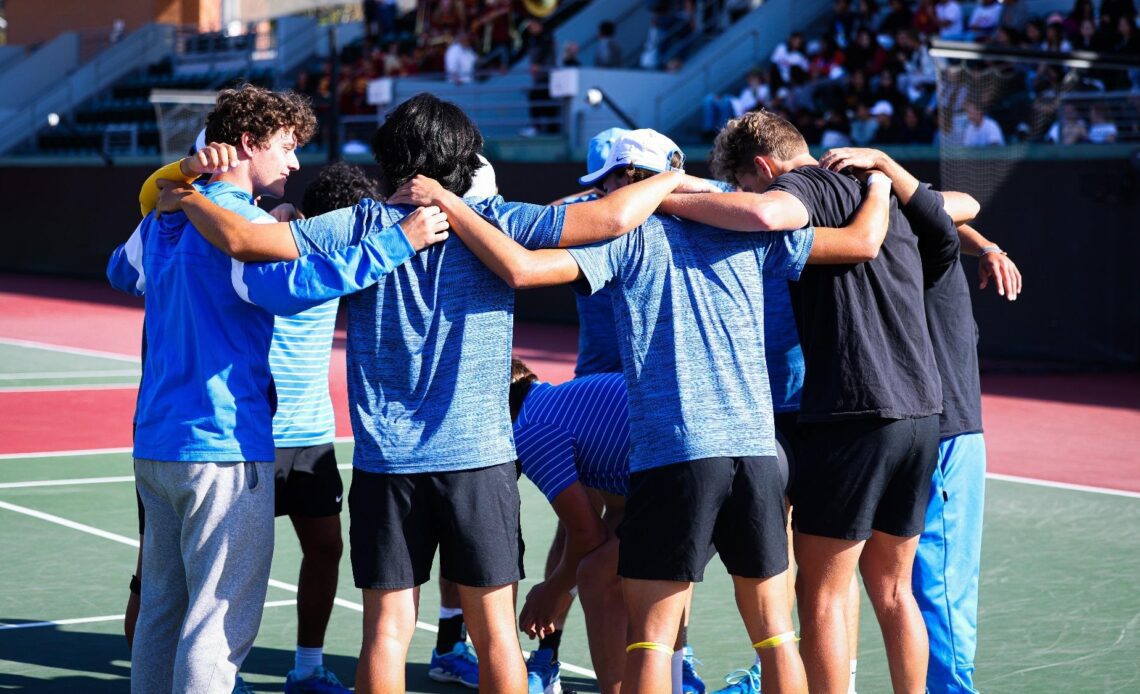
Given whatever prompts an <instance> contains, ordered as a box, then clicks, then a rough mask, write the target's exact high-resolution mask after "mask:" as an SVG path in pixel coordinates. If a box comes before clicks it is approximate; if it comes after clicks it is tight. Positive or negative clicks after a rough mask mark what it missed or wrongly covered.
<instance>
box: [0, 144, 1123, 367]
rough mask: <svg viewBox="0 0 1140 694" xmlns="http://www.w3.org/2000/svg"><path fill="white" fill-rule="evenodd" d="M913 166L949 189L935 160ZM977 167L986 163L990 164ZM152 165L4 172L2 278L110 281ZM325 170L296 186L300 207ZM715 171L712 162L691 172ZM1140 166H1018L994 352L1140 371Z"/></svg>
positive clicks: (547, 171) (524, 298) (561, 294)
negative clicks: (106, 275) (1013, 269)
mask: <svg viewBox="0 0 1140 694" xmlns="http://www.w3.org/2000/svg"><path fill="white" fill-rule="evenodd" d="M907 165H908V166H909V167H910V168H911V169H912V170H913V171H914V172H915V173H916V174H917V175H918V176H919V177H920V178H922V179H924V180H928V181H932V182H935V183H937V182H938V180H939V164H938V162H937V161H936V160H925V161H911V162H907ZM965 165H969V166H979V167H985V166H987V165H988V164H987V162H985V161H975V162H969V163H967V164H965ZM580 169H581V165H580V164H578V163H575V162H565V163H547V164H533V163H521V162H499V163H498V164H497V165H496V170H497V175H498V180H499V186H500V188H501V189H502V190H505V191H509V193H510V197H511V198H513V199H518V200H525V201H531V202H539V203H541V202H546V201H549V200H552V199H555V198H558V197H561V196H563V195H566V194H569V193H572V192H574V191H575V189H576V185H575V183H574V181H575V178H576V177H577V176H578V175H579V174H580V173H581V171H580ZM151 170H152V168H151V166H122V165H120V166H116V167H110V168H104V167H75V168H63V167H47V166H44V167H37V166H29V167H3V168H0V210H3V211H4V215H3V222H2V223H0V229H2V232H0V233H2V234H3V237H4V247H5V253H3V255H2V256H0V271H5V272H30V273H39V274H54V275H68V276H81V277H101V276H102V274H103V268H104V265H105V263H106V259H107V256H108V254H109V253H110V251H111V249H112V248H114V246H115V245H116V244H118V243H120V242H122V241H123V240H125V239H126V238H127V237H128V236H129V235H130V233H131V231H132V230H133V229H134V228H135V226H136V225H137V223H138V207H137V203H136V201H135V191H136V190H137V187H138V186H139V184H140V182H141V181H142V180H144V178H145V177H146V176H147V175H148V174H149V173H150V171H151ZM318 170H319V168H318V167H315V166H307V167H305V168H303V169H302V170H301V171H299V172H298V173H297V174H295V175H294V177H293V179H292V180H290V182H289V187H288V192H289V197H290V198H291V199H299V198H300V194H301V191H303V190H304V188H305V185H306V184H307V183H308V182H309V181H310V180H312V178H313V177H314V176H315V175H316V173H317V171H318ZM690 170H691V171H693V172H694V173H697V174H704V173H706V171H705V170H704V164H703V163H700V162H697V163H694V164H691V165H690ZM1138 222H1140V171H1137V170H1136V169H1135V168H1133V167H1132V166H1131V165H1130V163H1129V162H1128V161H1127V160H1104V159H1095V160H1094V159H1088V160H1037V161H1024V162H1020V163H1018V164H1016V165H1015V168H1014V169H1013V170H1012V172H1011V175H1009V176H1008V177H1007V178H1006V179H1005V181H1004V182H1003V183H1002V184H1001V187H1000V190H998V191H997V192H996V193H994V194H992V196H991V201H990V203H989V205H988V207H987V208H986V209H985V210H984V211H983V213H982V215H981V217H980V218H979V220H978V227H979V228H980V229H982V230H983V231H984V232H985V233H986V234H987V235H988V236H990V237H991V238H993V239H994V240H995V241H997V242H998V243H1000V244H1001V245H1002V246H1003V247H1004V248H1005V249H1006V250H1008V251H1009V253H1010V255H1011V256H1012V257H1013V258H1014V259H1015V260H1016V261H1017V264H1018V266H1019V267H1020V268H1021V270H1022V273H1023V274H1024V276H1025V282H1026V291H1025V293H1024V294H1022V295H1021V296H1020V297H1019V298H1018V299H1017V301H1016V302H1015V303H1012V304H1011V303H1009V302H1007V301H1005V300H1004V299H1001V298H999V297H997V296H996V294H995V293H994V292H993V291H992V289H987V290H985V291H984V292H982V291H978V290H977V289H976V284H977V282H976V271H975V267H974V265H975V264H974V262H973V261H972V260H967V261H966V266H967V268H966V271H967V274H968V276H969V277H970V282H971V285H974V286H975V289H974V293H975V297H974V306H975V313H976V317H977V322H978V325H979V328H980V342H979V346H980V350H981V352H982V354H983V355H984V356H987V357H991V358H1006V359H1018V360H1044V361H1052V362H1065V363H1080V364H1099V365H1106V366H1137V365H1140V272H1138V271H1137V262H1138V259H1140V234H1138V233H1137V232H1138V231H1140V225H1138ZM574 310H575V309H574V302H573V297H572V295H571V293H570V291H569V290H568V289H565V288H558V289H551V290H545V291H541V292H522V293H521V294H520V297H519V311H518V313H519V316H520V318H521V319H523V320H544V321H552V322H573V321H574V320H575V312H574Z"/></svg>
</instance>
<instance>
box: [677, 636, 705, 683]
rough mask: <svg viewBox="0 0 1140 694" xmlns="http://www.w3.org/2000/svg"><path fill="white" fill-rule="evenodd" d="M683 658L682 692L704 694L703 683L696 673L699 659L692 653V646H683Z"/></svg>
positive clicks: (699, 662)
mask: <svg viewBox="0 0 1140 694" xmlns="http://www.w3.org/2000/svg"><path fill="white" fill-rule="evenodd" d="M683 653H684V654H685V657H684V660H682V661H681V691H682V692H683V693H684V694H705V683H704V682H703V681H702V680H701V676H700V675H698V674H697V666H698V665H700V664H701V661H699V660H697V658H696V656H694V655H693V647H692V646H685V649H684V651H683Z"/></svg>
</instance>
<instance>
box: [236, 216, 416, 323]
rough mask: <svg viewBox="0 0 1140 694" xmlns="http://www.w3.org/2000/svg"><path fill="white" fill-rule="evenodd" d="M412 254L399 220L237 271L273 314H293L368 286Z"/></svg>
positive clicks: (255, 297)
mask: <svg viewBox="0 0 1140 694" xmlns="http://www.w3.org/2000/svg"><path fill="white" fill-rule="evenodd" d="M413 255H415V250H414V249H413V248H412V245H411V244H410V243H409V242H408V239H407V237H406V236H405V235H404V232H403V230H402V229H401V228H400V225H398V224H397V225H393V226H390V227H384V228H383V229H381V230H380V231H379V232H377V233H374V234H369V235H368V236H366V237H365V238H364V239H363V240H362V241H361V242H360V243H356V244H352V245H350V246H347V247H345V248H342V249H339V250H337V251H333V252H329V253H323V252H316V253H310V254H308V255H303V256H301V257H300V258H298V259H297V260H292V261H288V262H277V263H253V264H249V265H244V267H243V268H242V271H241V276H242V278H243V279H244V281H245V283H246V285H247V292H248V296H249V298H250V301H252V302H253V303H255V304H258V305H259V306H261V307H263V308H265V309H267V310H269V311H270V312H271V313H274V314H276V315H292V314H294V313H300V312H301V311H304V310H305V309H308V308H312V307H313V306H318V305H320V304H323V303H325V302H326V301H331V300H332V299H336V298H338V297H342V296H347V295H349V294H353V293H355V292H358V291H360V290H362V289H367V288H368V287H371V286H372V285H374V284H376V283H377V282H379V281H380V278H382V277H383V276H384V275H386V274H388V273H389V272H391V271H392V270H394V269H395V268H396V267H398V266H399V265H400V264H402V263H403V262H405V261H406V260H408V258H411V257H412V256H413Z"/></svg>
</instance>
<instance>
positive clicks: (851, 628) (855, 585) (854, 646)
mask: <svg viewBox="0 0 1140 694" xmlns="http://www.w3.org/2000/svg"><path fill="white" fill-rule="evenodd" d="M861 597H862V596H861V594H860V592H859V577H858V576H852V577H851V589H850V590H849V591H848V593H847V614H846V615H845V616H844V619H845V620H846V621H847V656H848V657H849V658H850V659H851V662H852V663H854V662H855V661H856V660H858V659H859V603H860V598H861ZM850 669H851V680H852V681H851V683H850V684H849V685H848V690H849V691H850V690H853V689H854V688H855V681H854V680H855V668H854V666H851V668H850Z"/></svg>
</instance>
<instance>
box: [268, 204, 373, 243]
mask: <svg viewBox="0 0 1140 694" xmlns="http://www.w3.org/2000/svg"><path fill="white" fill-rule="evenodd" d="M383 211H384V205H383V203H379V202H376V201H374V200H367V199H365V200H361V201H360V202H359V203H357V204H356V205H355V206H354V207H345V208H342V209H339V210H333V211H332V212H326V213H325V214H322V215H318V216H316V217H310V218H308V219H299V220H297V221H294V222H291V223H290V225H291V229H292V230H293V240H294V241H296V243H297V251H298V252H299V253H300V254H301V255H305V254H307V253H312V252H314V251H324V252H329V251H336V250H339V249H341V248H345V247H347V246H350V245H352V244H354V243H357V242H359V241H360V240H361V239H362V238H364V237H365V236H366V235H367V234H368V232H370V231H374V230H379V229H382V228H384V226H385V224H384V220H383V218H382V214H383Z"/></svg>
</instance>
